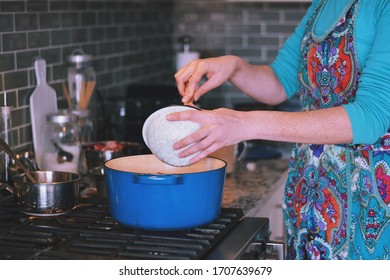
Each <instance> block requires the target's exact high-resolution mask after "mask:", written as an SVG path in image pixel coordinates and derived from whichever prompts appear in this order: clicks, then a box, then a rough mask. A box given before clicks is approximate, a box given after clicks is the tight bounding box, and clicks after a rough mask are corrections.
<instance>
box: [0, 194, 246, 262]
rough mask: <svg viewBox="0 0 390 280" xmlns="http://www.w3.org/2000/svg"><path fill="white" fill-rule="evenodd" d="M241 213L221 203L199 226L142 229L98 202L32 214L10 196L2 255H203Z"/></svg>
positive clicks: (0, 238) (1, 217)
mask: <svg viewBox="0 0 390 280" xmlns="http://www.w3.org/2000/svg"><path fill="white" fill-rule="evenodd" d="M242 217H243V213H242V211H241V210H240V209H222V211H221V215H220V216H219V217H218V218H217V219H216V220H215V221H214V222H213V223H211V224H208V225H205V226H202V227H198V228H194V229H191V230H181V231H146V230H137V229H131V228H128V227H124V226H122V225H120V224H119V223H118V222H116V221H115V220H114V219H113V218H112V217H111V216H110V214H109V211H108V207H107V205H104V204H101V203H100V204H99V203H97V204H96V203H92V204H91V203H90V204H88V203H85V204H82V205H80V206H79V207H78V208H77V209H75V210H74V211H72V212H70V213H68V214H65V215H62V216H56V217H30V216H27V215H25V214H23V213H21V212H20V211H19V210H18V209H17V207H16V205H15V203H14V201H13V199H9V200H7V201H6V203H3V204H1V205H0V259H57V260H58V259H167V260H168V259H175V260H179V259H183V260H185V259H202V258H204V257H205V256H206V255H207V254H208V252H209V251H210V250H211V249H212V248H213V247H214V246H216V245H217V244H218V243H219V242H220V241H221V240H222V239H223V238H224V237H225V236H226V235H227V234H228V233H229V232H230V230H231V229H232V228H234V227H235V225H236V224H237V223H239V222H240V219H241V218H242Z"/></svg>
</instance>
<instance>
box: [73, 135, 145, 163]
mask: <svg viewBox="0 0 390 280" xmlns="http://www.w3.org/2000/svg"><path fill="white" fill-rule="evenodd" d="M143 153H145V147H144V146H143V145H141V144H140V143H136V142H124V141H116V140H111V141H97V142H90V143H85V144H83V145H82V147H81V159H82V163H83V164H84V166H85V168H86V170H91V169H92V168H94V167H97V166H103V164H104V162H106V161H107V160H109V159H113V158H118V157H123V156H132V155H140V154H143Z"/></svg>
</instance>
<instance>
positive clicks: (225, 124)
mask: <svg viewBox="0 0 390 280" xmlns="http://www.w3.org/2000/svg"><path fill="white" fill-rule="evenodd" d="M167 119H168V120H169V121H185V120H186V121H193V122H197V123H199V124H200V126H201V128H200V129H199V130H198V131H196V132H194V133H192V134H190V135H189V136H187V137H185V138H183V139H181V140H179V141H178V142H176V143H175V145H174V149H181V148H184V147H187V146H189V145H192V146H191V147H189V148H187V149H185V150H183V151H181V152H180V154H179V157H187V156H190V155H192V154H195V153H197V152H200V153H199V154H198V155H196V156H195V157H194V158H193V159H191V164H193V163H195V162H198V161H199V160H201V159H203V158H204V157H206V156H208V155H209V154H211V153H213V152H215V151H216V150H218V149H220V148H222V147H224V146H229V145H233V144H236V143H239V142H240V141H242V140H243V139H241V136H242V135H243V133H242V131H243V130H244V129H245V123H243V122H242V119H241V112H239V111H234V110H230V109H224V108H221V109H216V110H210V111H207V110H202V111H193V110H188V111H184V112H179V113H173V114H169V115H168V116H167Z"/></svg>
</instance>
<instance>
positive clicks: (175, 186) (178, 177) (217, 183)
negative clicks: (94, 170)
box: [104, 154, 226, 230]
mask: <svg viewBox="0 0 390 280" xmlns="http://www.w3.org/2000/svg"><path fill="white" fill-rule="evenodd" d="M104 174H105V178H106V184H107V196H108V203H109V207H110V212H111V215H112V216H113V217H114V218H115V219H116V220H117V221H118V222H119V223H121V224H123V225H126V226H129V227H133V228H141V229H147V230H182V229H189V228H193V227H197V226H201V225H204V224H207V223H210V222H212V221H213V220H215V219H216V218H217V217H218V215H219V213H220V210H221V204H222V195H223V186H224V182H225V174H226V162H224V161H223V160H220V159H217V158H211V157H208V158H205V159H203V160H202V161H200V162H198V163H196V164H194V165H191V166H186V167H174V166H171V165H167V164H165V163H163V162H162V161H160V160H159V159H157V158H156V157H155V156H154V155H152V154H150V155H136V156H127V157H120V158H116V159H111V160H108V161H107V162H105V164H104Z"/></svg>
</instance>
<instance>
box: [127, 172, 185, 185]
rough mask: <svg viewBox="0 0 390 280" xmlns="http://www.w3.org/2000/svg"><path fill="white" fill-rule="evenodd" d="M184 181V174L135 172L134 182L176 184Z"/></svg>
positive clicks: (142, 183)
mask: <svg viewBox="0 0 390 280" xmlns="http://www.w3.org/2000/svg"><path fill="white" fill-rule="evenodd" d="M182 181H183V176H182V175H177V174H172V175H171V174H167V175H153V174H135V176H134V183H136V184H141V185H175V184H180V183H181V182H182Z"/></svg>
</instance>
